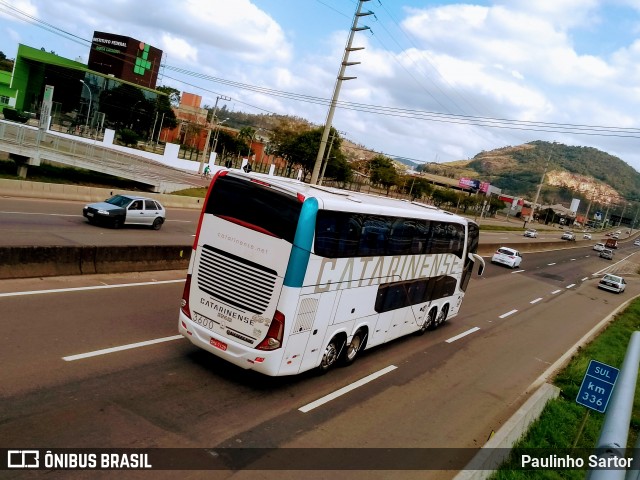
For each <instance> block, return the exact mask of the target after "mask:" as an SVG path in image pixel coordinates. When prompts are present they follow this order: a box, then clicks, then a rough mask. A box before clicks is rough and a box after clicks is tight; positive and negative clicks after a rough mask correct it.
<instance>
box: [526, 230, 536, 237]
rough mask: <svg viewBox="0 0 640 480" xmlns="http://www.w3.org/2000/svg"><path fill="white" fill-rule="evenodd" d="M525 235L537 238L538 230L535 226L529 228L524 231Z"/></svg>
mask: <svg viewBox="0 0 640 480" xmlns="http://www.w3.org/2000/svg"><path fill="white" fill-rule="evenodd" d="M524 236H525V237H531V238H537V237H538V231H537V230H536V229H535V228H530V229H528V230H526V231H525V232H524Z"/></svg>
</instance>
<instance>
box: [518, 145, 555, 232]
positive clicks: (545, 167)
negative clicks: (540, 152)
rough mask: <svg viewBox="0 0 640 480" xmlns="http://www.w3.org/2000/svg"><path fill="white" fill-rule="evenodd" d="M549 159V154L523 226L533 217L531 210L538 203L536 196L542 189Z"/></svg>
mask: <svg viewBox="0 0 640 480" xmlns="http://www.w3.org/2000/svg"><path fill="white" fill-rule="evenodd" d="M549 160H551V154H549V156H548V157H547V163H546V164H545V165H544V171H543V172H542V178H540V183H539V184H538V190H537V191H536V198H535V199H534V200H533V204H531V211H530V212H529V216H528V220H525V221H524V225H523V228H526V227H527V222H530V221H531V218H532V217H533V211H534V210H535V209H536V204H537V203H538V197H539V196H540V190H542V184H543V183H544V176H545V175H546V174H547V168H549Z"/></svg>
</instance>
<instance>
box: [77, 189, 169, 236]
mask: <svg viewBox="0 0 640 480" xmlns="http://www.w3.org/2000/svg"><path fill="white" fill-rule="evenodd" d="M82 215H83V216H84V217H86V219H87V220H88V221H89V223H91V224H96V223H106V224H108V225H110V226H112V227H113V228H120V227H121V226H123V225H147V226H149V227H151V228H153V229H154V230H160V228H161V227H162V224H163V223H164V221H165V219H166V211H165V209H164V207H163V206H162V204H161V203H160V202H158V201H157V200H153V199H152V198H146V197H138V196H135V195H114V196H113V197H111V198H107V199H106V200H105V201H104V202H98V203H91V204H89V205H85V206H84V208H83V209H82Z"/></svg>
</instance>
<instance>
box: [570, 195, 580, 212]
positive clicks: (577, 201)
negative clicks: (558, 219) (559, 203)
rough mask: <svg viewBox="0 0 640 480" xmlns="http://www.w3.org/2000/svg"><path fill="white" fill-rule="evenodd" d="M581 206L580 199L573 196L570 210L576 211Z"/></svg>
mask: <svg viewBox="0 0 640 480" xmlns="http://www.w3.org/2000/svg"><path fill="white" fill-rule="evenodd" d="M579 206H580V199H579V198H573V199H571V206H570V207H569V210H571V211H572V212H573V213H576V212H577V211H578V207H579Z"/></svg>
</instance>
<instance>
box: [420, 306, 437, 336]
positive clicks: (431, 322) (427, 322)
mask: <svg viewBox="0 0 640 480" xmlns="http://www.w3.org/2000/svg"><path fill="white" fill-rule="evenodd" d="M437 313H438V312H437V310H436V309H435V308H432V309H431V310H429V313H427V317H426V318H425V319H424V323H423V324H422V326H421V327H420V330H418V335H423V334H424V333H425V332H426V331H427V330H433V329H434V328H436V315H437Z"/></svg>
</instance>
